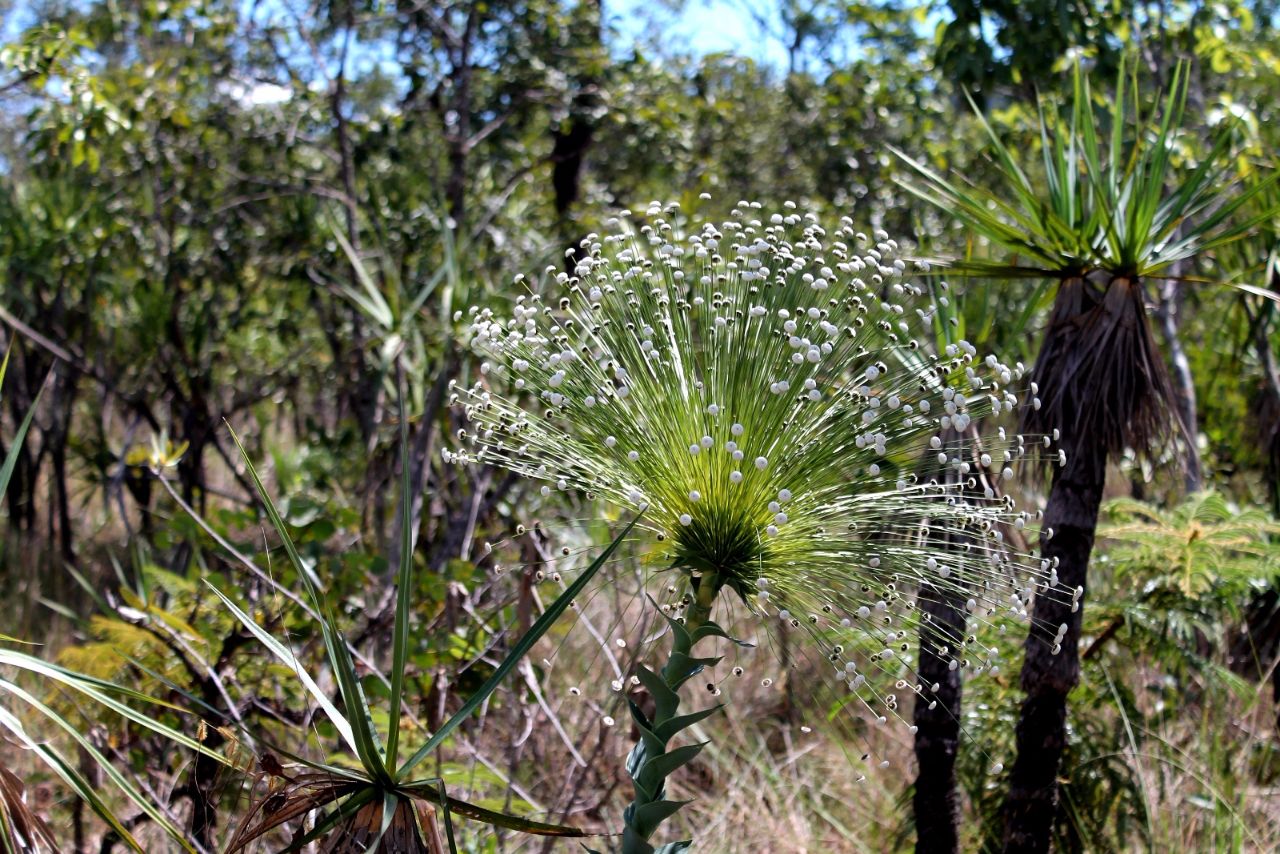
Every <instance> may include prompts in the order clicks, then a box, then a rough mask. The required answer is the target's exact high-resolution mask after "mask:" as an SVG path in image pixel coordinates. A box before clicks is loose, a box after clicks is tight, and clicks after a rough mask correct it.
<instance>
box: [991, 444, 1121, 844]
mask: <svg viewBox="0 0 1280 854" xmlns="http://www.w3.org/2000/svg"><path fill="white" fill-rule="evenodd" d="M1077 447H1078V448H1079V450H1078V452H1077V457H1076V459H1075V460H1074V461H1070V462H1069V464H1068V465H1067V466H1066V467H1065V468H1063V469H1059V471H1058V473H1057V475H1056V476H1055V477H1054V480H1053V487H1052V488H1051V489H1050V491H1049V501H1048V503H1047V504H1046V506H1045V512H1044V530H1045V531H1046V533H1047V532H1048V531H1049V530H1050V529H1052V532H1053V534H1052V537H1042V539H1041V554H1042V555H1043V556H1044V557H1045V558H1047V559H1049V560H1051V561H1056V562H1057V572H1058V586H1057V587H1055V588H1053V589H1052V590H1050V591H1047V592H1046V593H1044V594H1041V595H1037V596H1036V600H1035V611H1034V620H1033V626H1032V629H1031V631H1029V632H1028V633H1027V640H1026V645H1025V648H1026V660H1025V661H1024V663H1023V666H1022V690H1023V691H1024V692H1025V693H1026V699H1024V700H1023V703H1022V713H1021V716H1020V717H1019V719H1018V728H1017V751H1018V754H1017V759H1016V760H1015V762H1014V765H1013V770H1012V772H1011V774H1010V778H1009V790H1008V793H1007V794H1006V796H1005V802H1004V820H1005V833H1004V850H1005V851H1006V852H1009V854H1013V852H1019V854H1021V852H1045V851H1048V850H1049V841H1050V837H1051V835H1052V832H1053V823H1054V815H1055V811H1056V806H1057V788H1058V786H1057V781H1058V770H1059V766H1060V764H1061V761H1062V752H1063V749H1064V748H1065V747H1066V743H1067V695H1068V694H1069V693H1070V692H1071V689H1072V688H1074V687H1075V686H1076V683H1077V682H1079V680H1080V653H1079V641H1080V623H1081V616H1082V614H1083V605H1081V606H1080V607H1076V608H1074V609H1073V606H1072V602H1073V600H1076V601H1079V602H1081V603H1082V602H1083V598H1084V593H1083V591H1084V588H1085V587H1086V586H1087V580H1088V567H1089V555H1090V553H1091V552H1092V551H1093V539H1094V531H1095V529H1096V527H1097V524H1098V508H1099V506H1100V505H1101V503H1102V490H1103V486H1104V484H1105V481H1106V451H1105V450H1102V449H1100V448H1099V449H1097V450H1096V451H1095V452H1094V453H1091V454H1090V453H1088V451H1087V450H1086V448H1085V446H1084V445H1083V444H1081V445H1078V446H1077ZM1077 591H1079V593H1078V595H1077ZM1064 623H1065V624H1066V626H1067V632H1066V636H1065V637H1064V638H1063V639H1062V642H1061V648H1060V649H1059V651H1058V652H1057V653H1056V654H1055V653H1054V651H1053V645H1054V635H1055V633H1056V632H1057V630H1058V627H1059V626H1061V625H1062V624H1064Z"/></svg>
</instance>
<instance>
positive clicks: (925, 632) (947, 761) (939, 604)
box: [911, 590, 966, 854]
mask: <svg viewBox="0 0 1280 854" xmlns="http://www.w3.org/2000/svg"><path fill="white" fill-rule="evenodd" d="M920 610H921V612H922V613H924V614H925V615H926V618H927V619H928V620H929V622H928V623H927V624H926V625H925V626H924V627H923V628H922V629H921V634H920V658H919V661H920V664H919V669H918V671H917V672H918V674H919V678H920V683H921V684H922V685H924V690H923V691H922V692H921V693H920V694H917V695H916V701H915V713H914V716H913V723H914V724H915V726H916V737H915V751H916V765H917V771H916V784H915V793H914V794H913V795H912V798H911V805H912V808H913V810H914V812H915V823H916V852H917V854H951V852H957V851H959V850H960V840H959V834H958V832H957V825H958V821H957V819H958V810H959V803H958V799H957V797H956V751H957V750H958V748H959V746H960V719H959V717H958V715H959V712H960V703H961V701H962V699H963V684H962V682H961V679H960V670H959V668H957V669H955V670H952V669H950V667H949V661H950V656H943V655H939V654H938V647H939V646H951V647H952V648H954V644H955V639H956V638H957V637H964V631H965V622H966V621H965V610H964V598H963V597H962V596H961V594H960V593H959V591H957V590H944V591H939V590H933V592H932V593H931V595H929V596H928V598H927V599H926V598H922V600H921V602H920ZM934 685H937V686H938V689H937V690H936V691H935V690H933V687H932V686H934Z"/></svg>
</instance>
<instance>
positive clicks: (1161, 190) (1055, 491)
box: [899, 67, 1275, 851]
mask: <svg viewBox="0 0 1280 854" xmlns="http://www.w3.org/2000/svg"><path fill="white" fill-rule="evenodd" d="M1187 80H1188V78H1187V73H1186V70H1185V68H1182V67H1180V68H1179V69H1178V70H1177V72H1176V73H1175V75H1174V79H1173V83H1172V86H1171V90H1170V92H1169V95H1168V97H1167V98H1166V100H1165V101H1164V104H1163V109H1162V111H1161V114H1160V116H1159V117H1158V118H1155V117H1154V116H1151V115H1149V114H1144V112H1143V110H1142V109H1141V108H1140V105H1139V104H1138V98H1137V81H1136V78H1131V77H1128V76H1126V75H1125V73H1124V71H1123V69H1122V71H1121V75H1120V78H1119V80H1118V82H1117V86H1116V92H1115V97H1114V100H1113V101H1112V104H1111V107H1110V110H1109V112H1108V114H1107V115H1105V117H1104V120H1105V121H1104V123H1102V124H1103V128H1102V130H1100V123H1099V121H1098V119H1097V118H1096V117H1095V111H1094V101H1093V95H1092V93H1091V91H1090V87H1089V85H1088V82H1087V80H1086V79H1085V76H1084V74H1083V73H1082V72H1081V71H1080V70H1079V69H1078V68H1077V70H1076V73H1075V77H1074V87H1073V103H1072V107H1071V109H1070V110H1069V111H1068V112H1067V115H1066V116H1065V117H1064V118H1059V117H1057V116H1056V115H1052V114H1051V115H1046V114H1045V112H1044V111H1043V110H1042V112H1041V119H1040V138H1041V158H1042V162H1041V164H1040V166H1041V168H1042V170H1043V176H1042V177H1040V178H1039V179H1038V180H1033V179H1032V178H1031V177H1029V174H1028V171H1027V170H1026V169H1025V168H1024V167H1023V165H1022V164H1020V163H1019V159H1018V157H1017V156H1015V154H1014V153H1013V151H1011V150H1010V149H1009V148H1008V147H1007V146H1006V145H1005V144H1004V143H1003V142H1002V141H1001V140H1000V139H999V137H998V136H997V135H996V133H995V132H994V131H993V130H992V129H991V127H990V125H988V124H987V123H986V122H985V120H984V119H982V117H981V114H980V113H979V119H980V120H981V121H983V125H984V127H985V128H986V130H987V132H988V135H989V137H990V140H991V146H992V150H993V151H994V153H995V157H996V164H997V168H998V172H999V174H1000V176H1001V177H1002V179H1003V183H1004V186H1003V187H1002V188H1000V189H999V190H990V189H985V188H979V187H975V186H972V185H970V184H968V183H963V184H962V183H957V182H954V181H952V180H950V179H948V178H946V177H944V176H942V175H940V174H938V173H937V172H935V171H934V170H932V169H930V168H929V167H927V166H925V165H924V164H922V163H920V162H918V161H915V160H913V159H911V158H910V157H907V156H906V155H904V154H901V153H899V156H901V157H902V158H903V159H904V160H905V161H906V163H907V164H908V165H909V166H910V167H912V169H913V170H914V171H915V173H916V175H917V178H916V180H915V181H908V182H904V186H905V188H906V189H907V190H908V191H910V192H912V193H913V194H915V195H917V196H918V197H920V198H922V199H924V200H925V201H927V202H930V203H932V204H934V205H937V206H938V207H940V208H942V209H944V210H946V211H948V212H950V213H951V214H952V215H954V216H955V217H956V218H958V219H959V220H960V221H961V222H963V223H964V224H965V225H966V226H968V227H969V229H971V230H972V232H974V233H975V234H977V235H980V236H981V237H984V238H986V239H987V240H988V241H990V243H991V244H992V245H993V246H994V247H997V248H998V249H1000V250H1003V251H1004V252H1005V253H1007V254H1006V257H1004V258H1001V259H996V260H966V261H962V262H955V263H953V264H952V265H951V267H952V269H953V270H954V271H955V272H956V273H958V274H961V275H982V276H989V277H997V278H999V277H1003V278H1015V277H1016V278H1027V277H1030V278H1044V279H1048V280H1052V281H1054V282H1056V284H1057V293H1056V297H1055V302H1054V306H1053V310H1052V313H1051V316H1050V319H1049V324H1048V327H1047V329H1046V332H1045V337H1044V341H1043V344H1042V346H1041V349H1040V354H1039V357H1038V358H1037V360H1036V366H1035V370H1034V372H1033V376H1032V378H1033V380H1034V382H1035V384H1036V385H1035V387H1036V388H1038V389H1039V394H1040V397H1041V400H1042V405H1041V406H1040V407H1039V408H1038V409H1035V410H1031V411H1029V412H1028V413H1027V415H1026V416H1025V424H1024V427H1025V429H1027V430H1031V431H1038V432H1049V431H1052V430H1054V429H1061V431H1062V434H1063V439H1064V441H1065V446H1066V449H1067V459H1068V463H1067V465H1066V466H1065V467H1062V468H1060V469H1058V470H1056V472H1055V474H1054V477H1053V484H1052V488H1051V491H1050V495H1049V500H1048V503H1047V506H1046V508H1045V514H1044V529H1043V531H1044V534H1043V537H1042V546H1043V553H1044V556H1045V557H1046V558H1048V559H1049V560H1050V561H1052V563H1053V564H1054V565H1055V566H1056V569H1057V580H1058V584H1059V585H1061V586H1062V587H1063V588H1065V589H1066V590H1069V591H1073V590H1077V589H1079V590H1083V588H1085V587H1086V585H1087V567H1088V562H1089V555H1090V553H1091V551H1092V548H1093V540H1094V531H1095V528H1096V525H1097V518H1098V508H1099V505H1100V503H1101V501H1102V491H1103V484H1104V480H1105V471H1106V462H1107V458H1108V457H1109V456H1110V455H1112V454H1115V453H1117V452H1119V451H1120V450H1121V449H1123V448H1125V447H1131V448H1134V449H1136V450H1138V451H1147V450H1151V449H1154V448H1156V447H1159V446H1163V445H1165V444H1166V443H1167V442H1168V441H1169V440H1171V439H1173V438H1174V435H1175V433H1176V431H1177V428H1178V427H1179V422H1178V421H1177V418H1176V416H1175V415H1174V414H1173V413H1174V409H1173V408H1172V406H1171V401H1172V396H1173V395H1172V390H1171V387H1170V384H1169V380H1168V377H1167V375H1166V372H1165V368H1164V363H1163V359H1162V357H1161V355H1160V352H1159V348H1158V347H1157V345H1156V342H1155V338H1154V336H1153V334H1152V330H1151V326H1150V323H1149V320H1148V317H1147V312H1146V306H1145V295H1146V287H1147V283H1148V282H1149V281H1150V280H1151V279H1154V278H1160V277H1163V276H1167V274H1168V273H1169V268H1170V266H1171V265H1173V264H1175V263H1176V262H1178V261H1182V260H1185V259H1188V258H1191V257H1193V256H1195V255H1196V254H1198V253H1200V252H1203V251H1206V250H1210V249H1213V248H1215V247H1218V246H1222V245H1225V244H1228V243H1230V242H1232V241H1234V240H1237V239H1239V238H1240V237H1242V236H1244V235H1246V234H1248V233H1249V232H1250V230H1251V229H1252V228H1253V227H1254V226H1255V225H1256V224H1257V223H1258V222H1260V221H1262V220H1263V219H1265V218H1266V217H1269V216H1272V215H1273V213H1274V212H1272V211H1262V212H1256V211H1254V212H1251V215H1250V216H1247V217H1237V216H1236V214H1237V213H1238V212H1239V211H1240V210H1241V209H1242V208H1244V207H1245V206H1246V205H1248V204H1250V203H1251V201H1252V200H1253V199H1254V198H1255V197H1256V196H1257V195H1258V194H1259V193H1260V192H1262V191H1263V190H1264V189H1265V188H1266V187H1268V186H1270V185H1272V184H1273V183H1274V181H1275V176H1274V175H1273V176H1271V177H1269V178H1268V179H1266V180H1264V181H1260V182H1258V183H1257V184H1255V185H1254V186H1252V187H1250V188H1249V189H1247V190H1245V191H1243V192H1240V193H1239V194H1237V195H1234V196H1228V194H1227V193H1226V190H1227V189H1228V188H1229V187H1230V186H1231V185H1232V184H1233V177H1234V176H1233V168H1234V163H1233V161H1232V158H1231V157H1230V154H1231V149H1232V135H1231V133H1230V128H1224V129H1223V130H1222V131H1221V132H1220V133H1219V134H1218V135H1217V137H1216V139H1215V140H1214V141H1213V143H1212V144H1211V145H1210V146H1209V148H1208V150H1207V151H1206V152H1205V153H1204V154H1203V155H1202V156H1201V157H1200V158H1199V160H1198V162H1197V163H1195V165H1192V166H1188V167H1185V168H1184V167H1183V166H1181V165H1180V164H1179V163H1178V162H1177V157H1178V152H1179V150H1180V149H1181V145H1182V141H1181V139H1180V130H1179V129H1180V127H1181V124H1182V120H1183V118H1184V115H1185V109H1186V99H1187ZM1130 99H1132V101H1133V109H1132V111H1131V110H1130V107H1129V103H1128V102H1129V101H1130ZM975 111H976V110H975ZM1106 125H1109V129H1108V128H1107V127H1106ZM1107 130H1109V134H1108V137H1109V139H1108V141H1107V142H1106V143H1105V145H1104V143H1103V142H1102V141H1101V140H1102V139H1103V133H1104V132H1105V131H1107ZM1080 616H1081V615H1080V611H1079V608H1078V607H1077V605H1076V604H1074V602H1073V600H1072V599H1071V598H1070V597H1066V598H1064V597H1061V596H1039V597H1037V599H1036V606H1035V621H1036V622H1037V623H1039V624H1047V625H1058V624H1063V623H1065V624H1066V625H1067V633H1066V637H1065V639H1064V640H1063V642H1062V654H1060V655H1055V654H1054V649H1053V646H1054V644H1053V640H1052V639H1050V638H1046V637H1044V636H1042V635H1039V634H1037V633H1034V632H1032V633H1030V634H1029V635H1028V637H1027V640H1026V660H1025V663H1024V666H1023V671H1022V686H1023V689H1024V691H1025V692H1026V694H1027V697H1026V700H1025V702H1024V704H1023V707H1022V713H1021V718H1020V721H1019V724H1018V758H1017V761H1016V763H1015V765H1014V767H1013V769H1012V778H1011V781H1010V787H1009V792H1008V795H1007V800H1006V805H1005V812H1006V833H1005V848H1006V850H1008V851H1043V850H1047V848H1048V844H1049V833H1050V828H1051V825H1052V821H1053V816H1054V809H1055V800H1056V788H1057V787H1056V779H1057V774H1058V766H1059V762H1060V758H1061V756H1062V751H1063V747H1064V745H1065V740H1066V698H1067V694H1068V693H1069V692H1070V690H1071V689H1072V687H1073V686H1074V685H1075V684H1076V682H1077V681H1078V679H1079V669H1080V667H1079V653H1078V650H1077V644H1078V641H1079V637H1080Z"/></svg>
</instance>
